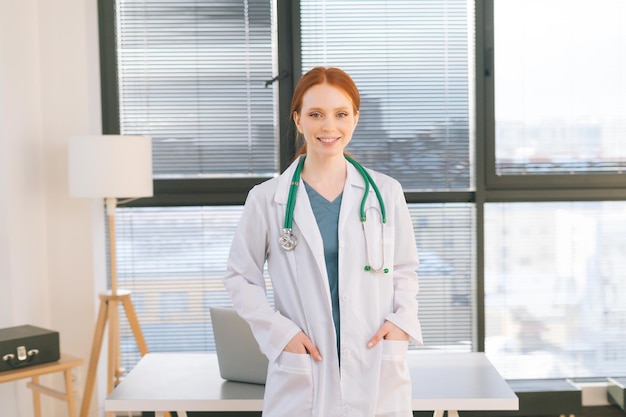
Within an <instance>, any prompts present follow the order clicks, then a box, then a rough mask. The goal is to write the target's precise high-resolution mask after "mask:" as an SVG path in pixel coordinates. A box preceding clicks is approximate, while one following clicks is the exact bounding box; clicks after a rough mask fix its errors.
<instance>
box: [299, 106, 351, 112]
mask: <svg viewBox="0 0 626 417" xmlns="http://www.w3.org/2000/svg"><path fill="white" fill-rule="evenodd" d="M346 110H347V111H350V110H352V109H351V108H350V107H336V108H334V109H331V111H346ZM306 111H324V109H323V108H321V107H311V108H308V109H306Z"/></svg>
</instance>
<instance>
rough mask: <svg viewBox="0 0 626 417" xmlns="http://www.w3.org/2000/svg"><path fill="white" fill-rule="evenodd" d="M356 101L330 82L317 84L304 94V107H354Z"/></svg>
mask: <svg viewBox="0 0 626 417" xmlns="http://www.w3.org/2000/svg"><path fill="white" fill-rule="evenodd" d="M353 106H354V103H353V102H352V99H351V98H350V96H348V95H347V94H346V93H345V92H344V91H343V90H342V89H341V88H339V87H335V86H333V85H330V84H326V83H324V84H317V85H314V86H313V87H311V88H309V89H308V90H307V91H306V92H305V93H304V95H303V96H302V107H306V108H310V107H329V108H335V107H353Z"/></svg>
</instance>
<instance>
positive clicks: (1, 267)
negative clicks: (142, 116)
mask: <svg viewBox="0 0 626 417" xmlns="http://www.w3.org/2000/svg"><path fill="white" fill-rule="evenodd" d="M99 82H100V81H99V63H98V20H97V0H55V1H49V0H48V1H47V0H20V1H13V0H0V289H1V290H0V328H4V327H11V326H17V325H21V324H33V325H37V326H41V327H46V328H49V329H53V330H57V331H59V332H60V336H61V350H62V351H64V352H67V353H71V354H73V355H77V356H81V357H83V358H85V363H87V360H88V355H89V351H90V347H91V338H92V335H93V325H94V323H95V313H96V308H97V303H96V301H97V296H96V294H97V292H98V291H99V290H100V289H102V288H103V287H104V274H105V267H104V231H103V226H102V224H103V214H102V209H101V204H100V203H99V202H94V201H85V200H78V199H72V198H70V197H69V196H68V193H67V169H66V152H67V140H68V138H69V137H70V136H72V135H80V134H99V133H100V132H101V123H100V91H99V88H100V87H99ZM100 242H101V243H100ZM85 373H86V365H85V366H84V367H82V368H81V369H79V371H78V372H77V375H76V376H77V378H78V381H77V382H78V384H77V391H78V392H77V394H79V399H80V398H82V390H83V383H84V378H85ZM44 382H47V383H50V384H52V385H53V386H58V387H59V388H60V387H61V384H60V383H61V379H60V377H59V376H54V377H47V379H45V380H44ZM101 385H103V384H101ZM102 389H103V388H99V392H98V394H100V395H99V396H98V397H96V398H94V399H93V400H92V408H91V409H92V412H91V415H92V416H95V415H101V414H102V413H101V412H99V411H101V410H99V406H101V404H102V395H101V394H102ZM43 406H44V412H43V415H45V416H65V415H67V410H66V407H65V405H64V404H63V403H62V402H60V401H58V400H55V399H46V400H45V401H44V402H43ZM77 406H78V407H80V404H78V405H77ZM97 410H99V411H97ZM32 415H33V412H32V402H31V395H30V390H28V389H27V388H26V387H25V381H19V382H14V383H5V384H1V385H0V416H15V417H30V416H32Z"/></svg>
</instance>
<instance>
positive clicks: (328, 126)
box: [322, 117, 335, 131]
mask: <svg viewBox="0 0 626 417" xmlns="http://www.w3.org/2000/svg"><path fill="white" fill-rule="evenodd" d="M334 127H335V123H334V120H333V118H332V117H326V118H324V123H323V124H322V130H323V131H332V130H333V129H334Z"/></svg>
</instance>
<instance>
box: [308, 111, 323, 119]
mask: <svg viewBox="0 0 626 417" xmlns="http://www.w3.org/2000/svg"><path fill="white" fill-rule="evenodd" d="M309 117H313V118H318V117H322V113H320V112H318V111H314V112H311V113H309Z"/></svg>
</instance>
